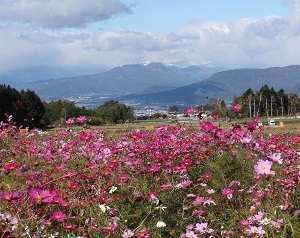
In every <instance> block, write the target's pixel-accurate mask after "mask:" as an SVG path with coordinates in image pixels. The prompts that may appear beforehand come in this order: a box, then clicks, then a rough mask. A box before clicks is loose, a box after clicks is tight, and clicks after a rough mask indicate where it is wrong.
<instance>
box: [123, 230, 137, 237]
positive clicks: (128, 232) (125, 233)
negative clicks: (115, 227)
mask: <svg viewBox="0 0 300 238" xmlns="http://www.w3.org/2000/svg"><path fill="white" fill-rule="evenodd" d="M121 236H122V237H123V238H130V237H133V236H134V233H133V232H132V231H131V230H130V229H129V230H127V231H124V232H123V233H122V235H121Z"/></svg>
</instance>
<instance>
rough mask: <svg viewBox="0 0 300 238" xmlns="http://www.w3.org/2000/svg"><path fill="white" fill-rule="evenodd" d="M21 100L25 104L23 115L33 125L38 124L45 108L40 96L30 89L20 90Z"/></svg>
mask: <svg viewBox="0 0 300 238" xmlns="http://www.w3.org/2000/svg"><path fill="white" fill-rule="evenodd" d="M20 95H21V99H22V102H23V103H24V105H25V109H24V117H25V118H26V119H28V120H29V121H31V125H32V126H35V125H38V124H40V122H41V120H42V118H43V116H44V114H45V108H44V104H43V102H42V101H41V99H40V97H39V96H38V95H37V94H36V93H35V92H34V91H31V90H29V89H28V90H27V91H24V90H21V91H20Z"/></svg>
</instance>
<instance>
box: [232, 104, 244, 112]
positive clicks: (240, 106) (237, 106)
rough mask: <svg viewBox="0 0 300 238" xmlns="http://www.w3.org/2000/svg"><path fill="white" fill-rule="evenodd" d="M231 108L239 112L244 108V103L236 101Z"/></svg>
mask: <svg viewBox="0 0 300 238" xmlns="http://www.w3.org/2000/svg"><path fill="white" fill-rule="evenodd" d="M231 109H232V110H234V111H236V112H239V111H241V110H242V105H241V104H238V103H234V104H232V106H231Z"/></svg>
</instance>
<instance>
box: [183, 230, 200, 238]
mask: <svg viewBox="0 0 300 238" xmlns="http://www.w3.org/2000/svg"><path fill="white" fill-rule="evenodd" d="M184 237H186V238H198V235H197V234H195V232H193V231H187V232H186V233H185V236H184Z"/></svg>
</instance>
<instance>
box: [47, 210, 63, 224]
mask: <svg viewBox="0 0 300 238" xmlns="http://www.w3.org/2000/svg"><path fill="white" fill-rule="evenodd" d="M50 220H51V221H56V222H64V221H66V220H67V215H66V213H64V212H62V211H54V212H53V213H52V214H51V216H50Z"/></svg>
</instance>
